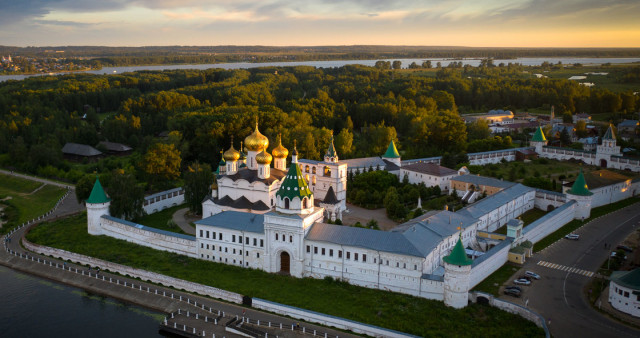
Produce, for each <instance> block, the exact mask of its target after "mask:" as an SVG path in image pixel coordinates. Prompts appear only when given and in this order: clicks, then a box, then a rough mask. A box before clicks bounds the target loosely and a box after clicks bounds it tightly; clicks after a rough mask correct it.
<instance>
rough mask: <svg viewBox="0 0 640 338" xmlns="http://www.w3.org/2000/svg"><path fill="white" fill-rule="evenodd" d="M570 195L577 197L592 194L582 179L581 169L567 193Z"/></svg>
mask: <svg viewBox="0 0 640 338" xmlns="http://www.w3.org/2000/svg"><path fill="white" fill-rule="evenodd" d="M567 192H568V193H569V194H571V195H578V196H591V195H593V193H592V192H591V191H589V187H588V186H587V181H585V179H584V175H583V174H582V168H581V169H580V174H578V178H576V181H575V182H573V186H571V189H569V191H567Z"/></svg>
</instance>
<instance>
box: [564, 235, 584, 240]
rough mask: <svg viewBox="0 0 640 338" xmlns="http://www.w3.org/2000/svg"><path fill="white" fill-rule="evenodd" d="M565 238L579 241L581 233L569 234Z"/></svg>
mask: <svg viewBox="0 0 640 338" xmlns="http://www.w3.org/2000/svg"><path fill="white" fill-rule="evenodd" d="M564 238H566V239H571V240H574V241H577V240H579V239H580V235H578V234H568V235H566V236H564Z"/></svg>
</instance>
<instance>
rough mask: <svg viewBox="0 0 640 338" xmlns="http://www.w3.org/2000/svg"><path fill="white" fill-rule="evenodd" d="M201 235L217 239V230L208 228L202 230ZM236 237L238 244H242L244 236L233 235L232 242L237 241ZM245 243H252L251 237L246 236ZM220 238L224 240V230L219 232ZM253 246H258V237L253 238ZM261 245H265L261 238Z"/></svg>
mask: <svg viewBox="0 0 640 338" xmlns="http://www.w3.org/2000/svg"><path fill="white" fill-rule="evenodd" d="M209 235H211V237H209ZM200 237H201V238H210V239H214V240H215V239H216V232H215V231H211V232H210V231H208V230H200ZM236 238H237V239H238V244H242V236H236V235H231V242H232V243H236ZM244 239H245V243H244V244H246V245H250V243H251V239H250V238H249V237H245V238H244ZM218 240H219V241H221V240H222V232H219V233H218ZM253 246H258V239H257V238H253ZM260 247H261V248H262V247H264V239H261V240H260Z"/></svg>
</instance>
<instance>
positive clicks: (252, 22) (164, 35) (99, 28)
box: [0, 0, 640, 47]
mask: <svg viewBox="0 0 640 338" xmlns="http://www.w3.org/2000/svg"><path fill="white" fill-rule="evenodd" d="M2 3H3V4H1V5H0V45H13V46H58V45H103V46H149V45H272V46H287V45H302V46H317V45H424V46H472V47H483V46H486V47H640V1H637V0H629V1H627V0H617V1H616V0H613V1H607V0H597V1H596V0H486V1H485V0H423V1H415V0H288V1H283V0H16V1H9V0H3V1H2Z"/></svg>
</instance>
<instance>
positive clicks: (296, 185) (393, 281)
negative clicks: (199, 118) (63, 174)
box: [87, 123, 640, 308]
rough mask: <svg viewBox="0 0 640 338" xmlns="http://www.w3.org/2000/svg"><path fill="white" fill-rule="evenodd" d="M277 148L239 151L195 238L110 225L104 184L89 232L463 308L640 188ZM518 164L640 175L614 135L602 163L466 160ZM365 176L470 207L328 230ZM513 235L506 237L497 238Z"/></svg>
mask: <svg viewBox="0 0 640 338" xmlns="http://www.w3.org/2000/svg"><path fill="white" fill-rule="evenodd" d="M268 146H269V140H268V139H267V137H266V136H264V135H262V134H261V133H260V131H259V130H258V125H257V123H256V127H255V131H254V132H253V133H252V134H251V135H249V136H247V137H246V138H245V139H244V142H243V145H241V146H240V149H239V150H236V149H235V148H234V146H233V141H232V145H231V147H230V148H229V149H228V150H226V151H225V152H224V154H223V160H222V161H221V162H220V165H219V167H218V170H217V172H216V173H217V178H218V179H217V188H216V189H214V190H212V191H211V194H210V195H209V196H207V198H206V199H205V200H204V201H203V202H202V207H203V218H202V219H201V220H199V221H196V222H195V224H196V236H187V235H180V234H175V233H170V232H166V231H161V230H157V229H153V228H150V227H146V226H144V225H139V224H135V223H131V222H128V221H124V220H121V219H117V218H114V217H111V216H110V215H109V203H110V200H109V198H108V197H107V196H106V195H105V193H104V191H103V189H102V187H101V185H100V182H99V181H96V183H95V185H94V188H93V191H92V192H91V196H90V197H89V199H88V200H87V213H88V231H89V233H90V234H93V235H108V236H112V237H116V238H120V239H124V240H127V241H131V242H134V243H138V244H140V245H145V246H149V247H152V248H156V249H159V250H166V251H171V252H176V253H180V254H184V255H187V256H190V257H196V258H199V259H203V260H209V261H214V262H218V263H223V264H230V265H236V266H241V267H245V268H252V269H260V270H264V271H267V272H271V273H282V274H290V275H291V276H294V277H313V278H325V277H332V278H335V279H340V280H343V281H346V282H349V283H351V284H355V285H360V286H364V287H368V288H375V289H381V290H389V291H395V292H401V293H406V294H411V295H415V296H418V297H424V298H429V299H436V300H441V301H443V302H444V303H445V304H446V305H448V306H452V307H455V308H462V307H465V306H466V305H467V303H468V301H469V290H470V289H471V288H473V287H474V286H476V285H477V284H478V283H480V282H481V281H482V280H483V279H485V278H486V277H487V276H489V275H490V274H491V273H492V272H494V271H495V270H496V269H498V268H499V267H501V266H502V265H503V264H504V263H505V262H507V261H514V262H518V263H523V262H524V261H525V260H526V259H527V258H528V257H530V256H531V255H532V246H533V243H535V242H537V241H539V240H540V239H542V238H544V237H545V236H546V235H548V234H550V233H552V232H553V231H555V230H557V229H558V228H560V227H561V226H563V225H564V224H566V223H568V222H570V221H571V220H573V219H585V218H588V217H589V215H590V212H591V208H593V207H597V206H600V205H604V204H608V203H612V202H615V201H618V200H622V199H625V198H628V197H631V196H634V195H636V194H637V192H638V191H639V188H640V181H637V180H626V181H623V182H619V183H616V184H614V185H608V186H604V187H599V188H597V189H592V190H590V189H589V188H588V186H587V183H586V181H585V178H584V176H583V174H582V172H580V174H579V175H578V176H577V179H576V181H575V182H574V184H573V185H572V186H571V187H569V188H567V189H565V190H566V191H565V192H564V193H558V192H552V191H545V190H540V189H534V188H530V187H527V186H524V185H522V184H519V183H513V182H507V181H502V180H497V179H493V178H488V177H481V176H476V175H471V174H469V172H468V170H466V168H464V167H463V168H462V169H460V170H457V171H456V170H452V169H449V168H444V167H442V166H440V159H441V158H440V157H433V158H425V159H416V160H409V161H402V160H401V157H400V155H399V153H398V151H397V149H396V146H395V144H394V142H393V141H391V143H390V144H389V148H388V150H387V152H386V153H385V154H384V155H383V156H381V157H369V158H361V159H350V160H342V161H341V160H340V159H339V154H337V152H336V150H335V148H334V145H333V140H332V141H331V144H330V146H329V148H328V149H327V151H326V154H325V155H324V160H323V161H313V160H308V159H299V158H298V153H297V150H296V148H295V146H294V148H293V149H292V150H291V151H289V150H288V149H286V148H284V147H283V146H282V143H281V142H280V140H278V145H277V146H276V147H275V148H274V149H273V150H272V151H271V153H268V152H267V148H268ZM245 149H246V150H247V153H246V154H245V153H244V150H245ZM519 153H526V154H529V155H533V156H540V157H545V158H553V159H559V160H567V159H578V160H582V161H584V162H585V163H588V164H591V165H600V166H602V167H612V168H617V169H628V170H632V171H640V163H639V162H638V161H637V160H632V159H628V158H625V157H623V156H622V155H621V153H620V147H618V146H616V138H615V135H614V134H613V131H612V129H611V128H609V130H608V131H607V133H606V134H605V136H604V137H603V140H602V144H601V145H598V147H597V149H596V151H594V152H587V151H579V150H573V149H564V148H554V147H548V146H547V145H546V140H545V138H544V134H543V133H542V130H541V129H540V128H538V129H537V131H536V133H535V135H534V137H533V139H532V140H531V142H530V146H529V147H526V148H514V149H505V150H500V151H492V152H485V153H476V154H469V159H470V163H471V164H488V163H498V162H500V161H502V160H506V161H514V160H516V157H517V156H518V154H519ZM289 159H290V160H289ZM288 161H289V164H288V166H287V162H288ZM368 168H371V169H373V170H387V171H389V172H391V173H394V174H396V175H398V176H399V177H401V178H402V177H404V176H405V175H406V176H407V177H408V179H409V181H410V182H411V183H425V185H427V186H434V185H437V186H440V188H441V189H442V191H444V192H447V193H453V192H454V191H455V192H457V193H458V194H459V196H460V197H462V198H463V199H464V200H465V201H466V202H468V203H469V204H468V205H467V206H466V207H465V208H463V209H461V210H457V211H456V212H452V211H449V210H432V211H428V212H426V213H425V214H424V215H422V216H419V217H417V218H415V219H412V220H410V221H408V222H406V223H403V224H400V225H399V226H397V227H396V228H394V229H393V230H391V231H379V230H372V229H364V228H356V227H349V226H341V225H335V224H329V223H328V222H326V221H325V220H331V221H335V220H336V219H341V218H342V215H343V213H344V212H347V205H346V191H347V174H348V172H349V171H352V170H362V169H368ZM482 195H486V197H484V198H481V197H482ZM171 196H177V197H182V198H183V196H182V195H178V194H177V193H173V195H170V197H171ZM177 197H171V198H177ZM534 207H536V208H539V209H542V210H552V211H550V212H548V213H547V214H546V215H545V216H543V217H542V218H540V219H538V220H537V221H535V222H533V223H532V224H529V225H528V226H526V227H524V228H523V223H522V221H520V220H519V219H518V217H519V216H520V215H522V214H523V213H524V212H526V211H528V210H531V209H533V208H534ZM504 225H506V226H507V230H508V231H507V235H500V234H497V233H493V231H495V230H496V229H498V228H499V227H502V226H504Z"/></svg>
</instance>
